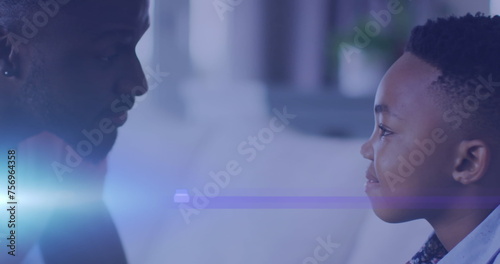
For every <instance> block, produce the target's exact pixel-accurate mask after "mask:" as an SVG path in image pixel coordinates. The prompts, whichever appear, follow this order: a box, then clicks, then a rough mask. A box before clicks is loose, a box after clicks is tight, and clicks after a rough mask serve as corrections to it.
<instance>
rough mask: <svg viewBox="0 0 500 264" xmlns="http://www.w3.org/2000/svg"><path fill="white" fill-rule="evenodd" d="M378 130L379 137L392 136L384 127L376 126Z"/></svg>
mask: <svg viewBox="0 0 500 264" xmlns="http://www.w3.org/2000/svg"><path fill="white" fill-rule="evenodd" d="M378 128H379V129H380V137H386V136H390V135H392V134H394V133H393V132H392V131H390V130H389V129H387V128H386V127H385V126H384V125H382V124H380V125H378Z"/></svg>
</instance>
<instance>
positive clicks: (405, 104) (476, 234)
mask: <svg viewBox="0 0 500 264" xmlns="http://www.w3.org/2000/svg"><path fill="white" fill-rule="evenodd" d="M499 88H500V17H499V16H495V17H486V16H484V15H480V14H477V15H475V16H473V15H470V14H468V15H466V16H463V17H459V18H457V17H450V18H447V19H438V20H437V21H428V22H427V23H426V24H425V25H424V26H418V27H416V28H415V29H413V31H412V34H411V37H410V40H409V43H408V44H407V47H406V50H405V53H404V54H403V55H402V56H401V58H399V59H398V60H397V61H396V62H395V63H394V65H393V66H392V67H391V68H390V69H389V70H388V71H387V73H386V75H385V76H384V78H383V79H382V81H381V83H380V85H379V87H378V91H377V95H376V98H375V107H374V111H375V130H374V132H373V134H372V136H371V137H370V139H369V140H368V141H367V142H366V143H365V144H363V146H362V148H361V153H362V155H363V156H364V157H365V158H366V159H369V160H371V161H372V163H371V165H370V166H369V168H368V170H367V174H366V178H367V179H368V181H367V183H366V193H367V194H368V196H369V197H370V200H371V202H372V205H373V208H374V211H375V214H376V215H377V216H378V217H379V218H381V219H382V220H384V221H386V222H390V223H398V222H405V221H410V220H415V219H421V218H423V219H425V220H427V221H428V222H429V223H430V224H431V226H432V227H433V228H434V231H435V233H434V234H433V235H432V236H431V237H430V238H429V240H428V241H427V242H426V243H425V245H424V246H423V247H422V249H421V250H420V251H419V252H418V253H417V254H416V255H415V256H414V257H413V258H412V259H411V260H410V261H408V263H410V264H416V263H438V262H439V263H440V264H447V263H453V264H458V263H464V264H470V263H478V264H483V263H484V264H486V263H488V264H491V263H494V264H499V263H500V257H499V256H498V255H499V251H500V228H499V221H500V207H499V204H500V195H499V194H500V177H499V176H500V175H499V174H500V90H499Z"/></svg>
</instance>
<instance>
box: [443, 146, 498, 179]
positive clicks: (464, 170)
mask: <svg viewBox="0 0 500 264" xmlns="http://www.w3.org/2000/svg"><path fill="white" fill-rule="evenodd" d="M490 155H491V153H490V150H489V148H488V146H487V145H486V143H484V141H482V140H464V141H462V142H461V143H460V144H459V146H458V150H457V156H456V159H455V164H454V168H453V173H452V175H453V179H455V180H456V181H458V182H460V183H461V184H463V185H468V184H471V183H475V182H477V181H479V180H480V179H481V178H482V177H483V176H484V174H485V173H486V170H487V169H488V165H489V161H490Z"/></svg>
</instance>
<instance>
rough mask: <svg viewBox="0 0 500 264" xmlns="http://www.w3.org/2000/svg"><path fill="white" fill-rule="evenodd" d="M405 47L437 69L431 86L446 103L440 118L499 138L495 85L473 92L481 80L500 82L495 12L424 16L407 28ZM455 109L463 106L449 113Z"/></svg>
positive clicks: (499, 26)
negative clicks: (421, 21) (423, 21)
mask: <svg viewBox="0 0 500 264" xmlns="http://www.w3.org/2000/svg"><path fill="white" fill-rule="evenodd" d="M405 51H407V52H410V53H412V54H414V55H415V56H417V57H419V58H420V59H422V60H423V61H425V62H427V63H429V64H431V65H433V66H434V67H436V68H438V69H439V70H440V71H441V72H442V75H441V76H440V77H439V79H438V80H437V81H436V82H435V83H434V85H432V86H431V90H433V91H436V92H437V93H433V94H432V95H433V96H435V97H436V99H437V102H439V104H440V105H441V106H442V107H444V109H445V115H443V118H444V119H445V121H447V122H449V123H450V124H451V125H452V127H454V128H460V131H461V132H464V134H465V135H466V136H468V137H476V136H478V135H481V136H485V135H488V136H489V138H490V139H493V140H495V142H496V141H500V140H497V138H499V139H500V89H498V88H500V85H493V87H492V88H495V90H494V91H493V92H492V93H491V96H489V97H488V98H486V99H484V97H485V96H483V95H484V92H485V91H486V90H484V89H479V91H482V92H483V94H480V96H479V97H478V94H477V91H478V86H480V85H483V86H485V82H484V80H493V82H494V83H500V16H493V17H491V16H485V15H483V14H480V13H477V14H476V15H471V14H467V15H465V16H462V17H455V16H451V17H449V18H440V19H437V20H435V21H431V20H429V21H427V23H426V24H425V25H423V26H417V27H415V28H414V29H413V30H412V33H411V36H410V39H409V42H408V43H407V45H406V48H405ZM481 80H483V81H481ZM495 86H498V87H495ZM489 88H491V87H489ZM476 103H477V104H476ZM460 109H462V110H464V112H462V113H461V114H460V115H457V116H453V112H451V111H456V112H457V113H458V111H459V110H460ZM459 119H460V120H459ZM485 132H486V133H485Z"/></svg>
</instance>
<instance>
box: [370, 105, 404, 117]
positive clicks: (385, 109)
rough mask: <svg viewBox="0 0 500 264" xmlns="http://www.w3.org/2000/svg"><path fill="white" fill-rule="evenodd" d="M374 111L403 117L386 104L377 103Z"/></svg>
mask: <svg viewBox="0 0 500 264" xmlns="http://www.w3.org/2000/svg"><path fill="white" fill-rule="evenodd" d="M374 111H375V113H376V114H380V113H388V114H390V115H391V116H394V117H396V118H397V119H401V120H402V118H401V117H399V116H398V115H396V114H395V113H392V112H391V111H390V110H389V106H387V105H385V104H378V105H375V108H374Z"/></svg>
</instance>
